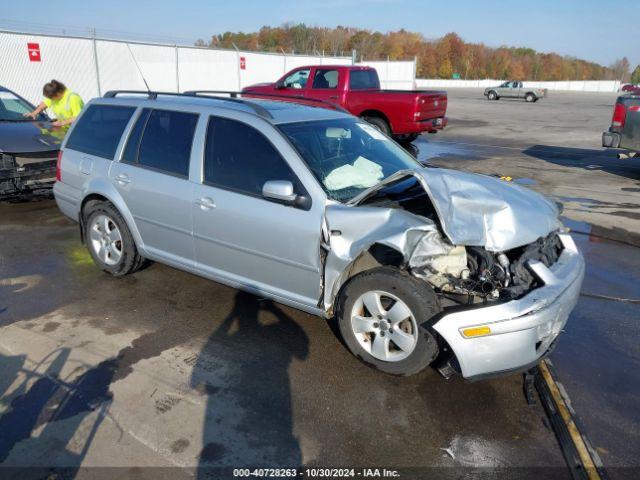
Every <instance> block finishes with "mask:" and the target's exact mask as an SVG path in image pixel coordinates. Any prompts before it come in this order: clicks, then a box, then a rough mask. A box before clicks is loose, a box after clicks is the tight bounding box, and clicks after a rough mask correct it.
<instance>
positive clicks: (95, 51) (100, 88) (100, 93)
mask: <svg viewBox="0 0 640 480" xmlns="http://www.w3.org/2000/svg"><path fill="white" fill-rule="evenodd" d="M91 33H92V39H93V64H94V65H95V67H96V83H97V86H98V96H99V97H101V96H102V87H101V86H100V67H99V66H98V47H97V45H96V29H95V28H92V29H91Z"/></svg>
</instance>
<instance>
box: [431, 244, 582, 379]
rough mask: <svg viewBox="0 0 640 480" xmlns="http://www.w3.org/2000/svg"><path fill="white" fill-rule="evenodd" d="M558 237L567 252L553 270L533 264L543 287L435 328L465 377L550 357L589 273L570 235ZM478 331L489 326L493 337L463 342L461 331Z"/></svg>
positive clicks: (457, 314)
mask: <svg viewBox="0 0 640 480" xmlns="http://www.w3.org/2000/svg"><path fill="white" fill-rule="evenodd" d="M560 238H561V240H562V243H563V245H564V250H563V251H562V254H561V255H560V258H559V259H558V261H557V262H556V263H555V264H554V265H552V266H551V267H549V268H547V267H546V266H545V265H544V264H542V263H540V262H530V264H529V266H530V268H531V269H532V271H533V272H534V273H535V275H536V276H537V277H538V278H539V280H540V281H541V282H542V283H543V285H542V286H541V287H539V288H536V289H535V290H533V291H531V292H530V293H529V294H527V295H525V296H524V297H522V298H520V299H518V300H513V301H510V302H505V303H500V304H497V305H493V306H488V307H479V308H471V309H467V310H463V311H457V312H453V313H449V314H446V315H444V316H443V317H442V318H441V319H440V320H438V322H437V323H436V324H435V325H434V329H435V330H436V331H437V332H438V333H439V334H440V335H442V337H443V338H444V339H445V340H446V341H447V343H448V344H449V346H450V347H451V349H452V350H453V353H454V354H455V356H456V359H457V361H458V364H459V365H460V371H461V373H462V376H463V377H465V378H470V379H471V378H476V377H483V376H490V375H495V374H500V373H503V372H504V373H506V372H513V371H517V370H518V369H522V370H525V369H526V368H528V367H529V366H530V365H532V364H535V363H536V362H537V361H538V360H540V359H541V358H543V357H544V356H545V355H546V354H547V353H548V352H549V350H550V347H551V345H552V343H553V342H554V340H555V339H556V338H557V337H558V335H559V334H560V331H561V330H562V329H563V328H564V325H565V324H566V323H567V319H568V318H569V314H570V313H571V310H573V307H575V305H576V303H577V302H578V297H579V295H580V288H581V286H582V280H583V278H584V270H585V266H584V259H583V258H582V255H581V254H580V252H579V251H578V249H577V247H576V245H575V243H574V241H573V239H572V238H571V237H570V236H569V235H567V234H561V235H560ZM474 326H476V327H480V326H488V327H489V328H490V329H491V334H489V335H485V336H483V337H474V338H466V337H464V336H463V334H462V333H461V332H462V330H463V329H467V328H470V327H474Z"/></svg>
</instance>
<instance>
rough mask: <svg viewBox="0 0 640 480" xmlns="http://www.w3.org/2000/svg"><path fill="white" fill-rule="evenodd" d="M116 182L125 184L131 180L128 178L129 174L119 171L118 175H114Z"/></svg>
mask: <svg viewBox="0 0 640 480" xmlns="http://www.w3.org/2000/svg"><path fill="white" fill-rule="evenodd" d="M116 182H118V183H120V184H122V185H126V184H127V183H131V180H130V179H129V175H126V174H124V173H121V174H120V175H116Z"/></svg>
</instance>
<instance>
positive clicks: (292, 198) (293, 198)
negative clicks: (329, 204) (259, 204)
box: [262, 180, 311, 210]
mask: <svg viewBox="0 0 640 480" xmlns="http://www.w3.org/2000/svg"><path fill="white" fill-rule="evenodd" d="M262 196H263V197H264V198H267V199H269V200H274V201H276V202H279V203H284V204H285V205H292V206H294V207H295V208H300V209H302V210H309V209H310V208H311V197H308V196H306V195H298V194H296V193H295V192H294V191H293V183H291V182H290V181H289V180H269V181H267V182H265V184H264V185H263V186H262Z"/></svg>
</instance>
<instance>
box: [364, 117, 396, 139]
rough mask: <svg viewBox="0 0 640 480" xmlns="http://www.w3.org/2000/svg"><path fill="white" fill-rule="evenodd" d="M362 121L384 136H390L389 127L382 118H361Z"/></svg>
mask: <svg viewBox="0 0 640 480" xmlns="http://www.w3.org/2000/svg"><path fill="white" fill-rule="evenodd" d="M362 119H363V120H364V121H366V122H368V123H370V124H371V125H373V126H374V127H376V128H377V129H378V130H380V131H381V132H382V133H384V134H385V135H387V136H390V135H391V127H390V126H389V124H388V123H387V121H386V120H385V119H384V118H381V117H372V116H364V117H362Z"/></svg>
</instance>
